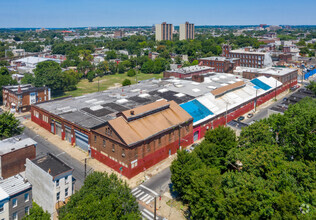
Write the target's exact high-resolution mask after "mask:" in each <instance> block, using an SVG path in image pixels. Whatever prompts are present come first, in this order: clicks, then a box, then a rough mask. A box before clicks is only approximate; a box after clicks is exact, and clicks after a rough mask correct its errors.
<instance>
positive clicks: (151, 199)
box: [146, 197, 154, 205]
mask: <svg viewBox="0 0 316 220" xmlns="http://www.w3.org/2000/svg"><path fill="white" fill-rule="evenodd" d="M153 199H154V197H151V198H150V200H148V201H147V202H146V205H148V204H149V203H150V202H151V201H153Z"/></svg>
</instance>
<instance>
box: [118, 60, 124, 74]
mask: <svg viewBox="0 0 316 220" xmlns="http://www.w3.org/2000/svg"><path fill="white" fill-rule="evenodd" d="M117 69H118V72H119V73H125V71H126V69H125V66H124V64H123V63H122V62H120V63H119V64H118V66H117Z"/></svg>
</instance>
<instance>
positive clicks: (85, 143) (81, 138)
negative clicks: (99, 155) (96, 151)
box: [75, 130, 89, 151]
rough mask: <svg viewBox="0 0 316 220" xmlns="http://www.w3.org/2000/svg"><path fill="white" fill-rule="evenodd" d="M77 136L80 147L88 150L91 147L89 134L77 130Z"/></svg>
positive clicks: (77, 143)
mask: <svg viewBox="0 0 316 220" xmlns="http://www.w3.org/2000/svg"><path fill="white" fill-rule="evenodd" d="M75 136H76V145H77V146H78V147H80V148H81V149H82V150H84V151H88V149H89V138H88V135H86V134H84V133H82V132H80V131H77V130H75Z"/></svg>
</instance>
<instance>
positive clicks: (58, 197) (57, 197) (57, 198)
mask: <svg viewBox="0 0 316 220" xmlns="http://www.w3.org/2000/svg"><path fill="white" fill-rule="evenodd" d="M59 199H60V192H58V193H57V194H56V200H57V201H59Z"/></svg>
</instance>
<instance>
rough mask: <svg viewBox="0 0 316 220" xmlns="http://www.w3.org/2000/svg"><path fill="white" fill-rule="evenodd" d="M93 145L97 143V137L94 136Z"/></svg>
mask: <svg viewBox="0 0 316 220" xmlns="http://www.w3.org/2000/svg"><path fill="white" fill-rule="evenodd" d="M94 143H97V136H95V135H94Z"/></svg>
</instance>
